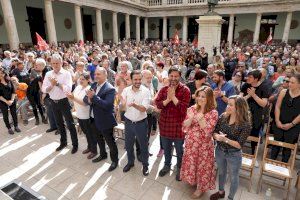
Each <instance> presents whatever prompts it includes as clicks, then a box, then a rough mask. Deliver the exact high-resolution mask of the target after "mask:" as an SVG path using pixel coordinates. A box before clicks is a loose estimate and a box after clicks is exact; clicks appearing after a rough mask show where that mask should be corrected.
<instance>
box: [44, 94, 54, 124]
mask: <svg viewBox="0 0 300 200" xmlns="http://www.w3.org/2000/svg"><path fill="white" fill-rule="evenodd" d="M44 103H45V106H46V110H47V116H48V120H49V124H50V129H57V125H56V121H55V117H54V112H53V106H52V103H51V99H50V98H49V97H46V98H45V99H44Z"/></svg>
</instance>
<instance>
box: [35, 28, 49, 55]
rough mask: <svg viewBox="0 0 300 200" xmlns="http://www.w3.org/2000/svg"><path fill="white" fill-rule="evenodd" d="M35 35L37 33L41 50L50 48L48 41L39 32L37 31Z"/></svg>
mask: <svg viewBox="0 0 300 200" xmlns="http://www.w3.org/2000/svg"><path fill="white" fill-rule="evenodd" d="M35 35H36V40H37V45H38V49H39V50H40V51H46V50H47V49H49V45H48V44H47V42H46V41H45V40H44V39H43V38H42V37H41V36H40V35H39V34H38V33H37V32H35Z"/></svg>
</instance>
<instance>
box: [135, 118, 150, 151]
mask: <svg viewBox="0 0 300 200" xmlns="http://www.w3.org/2000/svg"><path fill="white" fill-rule="evenodd" d="M147 123H148V129H147V139H148V145H149V139H150V134H151V131H152V124H153V115H152V114H151V113H150V114H147ZM135 146H136V155H137V156H139V155H140V154H141V149H140V144H139V141H138V140H137V138H135Z"/></svg>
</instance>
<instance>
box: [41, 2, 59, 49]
mask: <svg viewBox="0 0 300 200" xmlns="http://www.w3.org/2000/svg"><path fill="white" fill-rule="evenodd" d="M44 2H45V15H46V24H47V31H48V40H49V43H50V44H55V45H57V37H56V29H55V23H54V16H53V9H52V0H45V1H44Z"/></svg>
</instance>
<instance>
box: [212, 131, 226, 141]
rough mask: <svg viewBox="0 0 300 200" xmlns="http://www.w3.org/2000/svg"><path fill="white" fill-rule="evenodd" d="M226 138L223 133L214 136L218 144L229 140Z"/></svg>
mask: <svg viewBox="0 0 300 200" xmlns="http://www.w3.org/2000/svg"><path fill="white" fill-rule="evenodd" d="M226 136H227V134H224V133H222V132H221V131H220V132H219V133H215V134H214V138H215V140H217V141H218V142H225V141H226V140H227V138H226Z"/></svg>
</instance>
